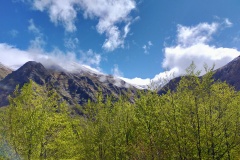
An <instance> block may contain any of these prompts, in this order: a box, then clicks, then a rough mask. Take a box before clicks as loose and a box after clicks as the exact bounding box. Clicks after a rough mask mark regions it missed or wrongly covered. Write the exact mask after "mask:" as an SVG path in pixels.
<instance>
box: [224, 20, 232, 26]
mask: <svg viewBox="0 0 240 160" xmlns="http://www.w3.org/2000/svg"><path fill="white" fill-rule="evenodd" d="M224 23H225V24H226V26H227V27H232V26H233V23H232V22H231V21H230V20H229V19H228V18H225V20H224Z"/></svg>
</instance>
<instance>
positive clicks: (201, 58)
mask: <svg viewBox="0 0 240 160" xmlns="http://www.w3.org/2000/svg"><path fill="white" fill-rule="evenodd" d="M228 21H229V20H228ZM229 23H230V21H229ZM222 27H225V26H223V25H221V24H220V23H211V24H209V23H200V24H198V25H196V26H193V27H187V26H182V25H178V30H177V31H178V32H177V44H176V45H174V46H170V47H166V48H165V50H164V52H165V58H164V60H163V63H162V65H163V67H164V68H167V69H170V70H172V69H176V68H177V70H178V71H177V72H176V75H181V74H184V73H185V69H186V68H187V67H188V66H189V65H190V64H191V63H192V62H194V63H195V64H196V66H197V70H201V71H202V74H204V73H205V72H204V69H203V65H204V64H207V65H208V66H209V67H211V66H213V65H215V69H217V68H220V67H222V66H224V65H225V64H227V63H228V62H230V61H231V60H233V59H234V58H235V57H237V56H238V55H240V51H238V50H237V49H234V48H223V47H216V46H214V45H210V44H209V42H210V41H211V40H212V36H213V34H214V33H216V32H217V31H219V30H220V28H222Z"/></svg>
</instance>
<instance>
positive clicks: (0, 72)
mask: <svg viewBox="0 0 240 160" xmlns="http://www.w3.org/2000/svg"><path fill="white" fill-rule="evenodd" d="M10 73H12V70H11V69H9V68H7V67H5V66H4V65H3V64H1V63H0V80H2V79H3V78H5V77H6V76H7V75H8V74H10Z"/></svg>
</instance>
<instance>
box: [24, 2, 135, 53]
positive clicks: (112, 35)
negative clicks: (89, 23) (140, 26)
mask: <svg viewBox="0 0 240 160" xmlns="http://www.w3.org/2000/svg"><path fill="white" fill-rule="evenodd" d="M28 2H31V4H32V5H33V7H34V8H35V9H36V10H39V11H42V12H43V11H47V12H48V14H49V17H50V20H51V21H52V22H53V23H54V24H56V25H58V24H61V25H63V26H64V28H65V29H66V31H68V32H74V31H76V30H77V27H76V25H75V21H76V20H77V13H78V12H79V11H80V12H79V13H81V12H83V15H84V18H85V19H89V18H90V19H93V18H96V19H98V24H97V26H96V28H97V31H98V32H99V33H100V34H105V35H106V40H105V42H104V44H103V48H104V49H105V50H107V51H113V50H114V49H116V48H118V47H124V39H125V38H126V36H127V34H128V32H129V30H130V24H131V21H133V20H132V19H131V17H130V16H129V14H130V13H131V11H132V10H134V9H135V8H136V2H135V0H33V1H28ZM138 19H139V18H138ZM119 24H125V25H124V27H123V28H120V27H119V26H122V25H119ZM118 25H119V26H118Z"/></svg>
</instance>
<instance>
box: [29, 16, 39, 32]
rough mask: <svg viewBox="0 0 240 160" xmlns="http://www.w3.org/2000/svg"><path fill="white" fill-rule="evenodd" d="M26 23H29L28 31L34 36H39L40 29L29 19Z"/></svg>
mask: <svg viewBox="0 0 240 160" xmlns="http://www.w3.org/2000/svg"><path fill="white" fill-rule="evenodd" d="M28 22H29V26H28V30H29V31H30V32H33V33H34V34H36V35H41V32H40V29H39V28H38V27H37V26H36V25H35V23H34V21H33V19H30V20H29V21H28Z"/></svg>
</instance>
